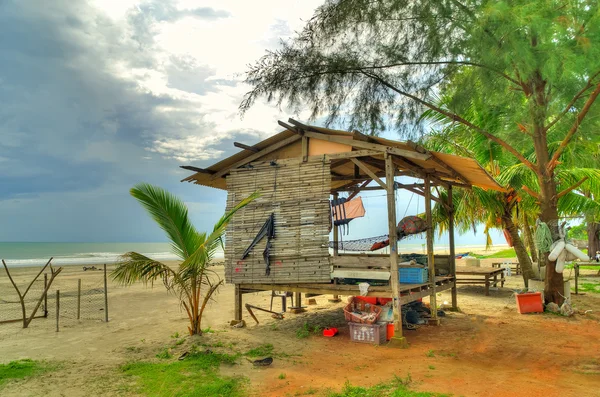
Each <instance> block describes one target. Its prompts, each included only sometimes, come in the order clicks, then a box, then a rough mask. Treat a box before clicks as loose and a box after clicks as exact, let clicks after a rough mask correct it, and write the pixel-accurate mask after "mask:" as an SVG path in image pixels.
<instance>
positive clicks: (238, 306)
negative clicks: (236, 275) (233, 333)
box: [233, 284, 242, 321]
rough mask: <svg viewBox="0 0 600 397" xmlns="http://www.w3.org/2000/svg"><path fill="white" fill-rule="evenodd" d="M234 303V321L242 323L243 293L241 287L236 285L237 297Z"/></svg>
mask: <svg viewBox="0 0 600 397" xmlns="http://www.w3.org/2000/svg"><path fill="white" fill-rule="evenodd" d="M233 301H234V309H233V310H234V313H233V319H234V320H236V321H240V320H241V319H242V291H241V290H240V285H239V284H236V285H235V296H234V298H233Z"/></svg>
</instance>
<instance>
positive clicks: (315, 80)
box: [240, 0, 600, 303]
mask: <svg viewBox="0 0 600 397" xmlns="http://www.w3.org/2000/svg"><path fill="white" fill-rule="evenodd" d="M599 16H600V15H599V11H598V1H591V0H561V1H558V0H539V1H525V0H520V1H519V0H506V1H498V0H435V1H433V0H431V1H426V0H327V1H326V2H325V4H324V5H322V6H321V7H319V8H318V9H317V10H316V12H315V15H314V16H313V17H312V18H311V19H310V20H309V21H308V22H307V24H306V26H305V27H304V28H303V29H302V30H301V31H300V32H298V33H297V35H296V36H295V37H294V38H292V39H290V40H289V41H286V42H284V43H282V46H281V48H280V49H279V50H277V51H274V52H270V53H268V54H267V55H266V56H264V57H263V58H262V59H260V60H259V61H257V63H256V64H254V65H251V66H250V68H249V70H248V74H247V79H246V82H247V83H249V84H250V85H251V86H252V89H251V91H250V92H249V93H248V94H247V95H246V97H245V99H244V101H243V102H242V104H241V105H240V106H241V111H242V112H243V111H245V110H246V109H248V108H249V107H250V106H252V104H253V103H254V102H255V101H256V99H257V98H259V97H262V96H266V97H267V99H268V100H270V101H273V102H275V103H277V104H286V105H290V106H292V108H293V109H294V108H295V109H298V108H300V107H301V106H305V105H307V106H308V107H309V109H310V110H311V113H312V116H313V117H315V118H316V117H320V116H322V115H326V116H327V122H329V123H331V122H337V123H340V124H343V125H345V126H346V127H348V128H356V129H362V130H363V132H369V133H373V134H376V133H378V132H379V131H382V130H383V129H385V128H389V127H395V128H396V129H397V130H398V131H399V132H400V133H402V134H403V135H404V136H407V135H415V134H416V133H417V132H418V130H419V126H420V128H423V127H425V126H423V124H422V123H419V116H420V115H421V114H422V113H423V111H424V110H425V109H430V110H432V111H434V112H437V113H439V114H441V115H443V116H445V117H447V118H449V119H450V120H452V121H453V122H455V123H459V124H462V125H464V126H465V127H468V129H469V131H470V133H471V134H477V135H480V136H482V137H484V138H486V139H488V140H489V141H491V142H494V143H496V144H498V145H499V146H500V147H502V149H503V150H504V151H506V152H508V153H510V154H511V155H512V156H513V157H514V158H515V159H516V160H517V161H518V162H519V164H520V166H523V167H527V168H528V169H529V170H531V172H532V173H533V174H534V175H535V178H536V180H537V186H526V190H527V191H528V193H529V194H530V195H531V196H532V197H534V198H535V200H536V201H537V202H539V208H540V210H539V219H540V220H541V221H542V222H545V223H546V224H547V225H548V226H549V227H550V230H551V232H552V236H553V238H554V240H556V239H558V238H559V232H558V228H559V221H558V218H559V216H558V199H559V197H561V196H563V195H564V194H566V192H568V191H570V190H571V189H572V188H573V186H567V187H564V186H563V185H564V183H563V182H562V181H561V180H559V175H558V174H557V172H556V167H557V166H558V165H559V164H560V162H561V160H562V156H563V154H564V153H565V151H568V150H570V147H571V145H572V144H573V142H574V141H575V140H591V142H592V143H595V144H597V142H598V135H597V133H593V134H591V135H590V136H587V135H582V134H581V132H580V129H581V127H583V126H585V125H586V123H587V122H588V120H589V119H593V118H594V117H590V114H592V113H595V114H597V113H598V109H597V106H593V105H594V103H595V101H596V98H597V97H598V95H599V94H600V46H598V43H600V23H599V22H600V21H599ZM449 81H452V82H453V84H454V86H453V87H452V91H453V92H452V96H451V98H452V101H450V103H448V105H447V106H446V107H443V108H441V107H438V106H436V105H435V93H436V92H439V91H440V90H443V89H444V88H445V84H446V83H447V82H449ZM478 102H479V103H478ZM473 104H476V105H477V106H478V108H487V109H488V113H489V115H491V116H493V117H486V118H485V119H483V120H481V123H480V124H478V123H474V122H471V121H469V120H468V119H466V118H465V117H463V115H464V114H466V113H467V112H468V110H469V107H470V106H472V105H473ZM488 123H499V124H501V125H502V127H503V128H500V129H495V130H496V131H501V132H500V133H497V134H496V133H493V132H490V130H492V131H493V130H494V129H492V128H490V125H489V124H488ZM530 149H532V155H531V156H526V155H525V154H524V153H525V152H526V151H527V150H530ZM596 150H597V149H596ZM561 183H563V184H561ZM536 187H537V188H538V189H539V190H535V189H536ZM543 260H545V261H546V264H547V267H546V271H547V274H546V286H545V297H546V299H547V300H548V301H554V302H557V303H561V302H562V299H563V298H562V295H564V291H563V277H562V273H557V272H555V263H553V262H550V261H548V260H547V253H545V255H544V258H543Z"/></svg>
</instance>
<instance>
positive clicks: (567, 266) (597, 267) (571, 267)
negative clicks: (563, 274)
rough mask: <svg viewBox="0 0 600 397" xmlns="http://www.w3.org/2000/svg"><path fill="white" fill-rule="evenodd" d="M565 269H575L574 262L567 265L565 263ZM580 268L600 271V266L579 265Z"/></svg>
mask: <svg viewBox="0 0 600 397" xmlns="http://www.w3.org/2000/svg"><path fill="white" fill-rule="evenodd" d="M599 265H600V263H599ZM565 269H573V264H572V263H569V264H567V265H565ZM579 269H581V270H596V271H600V267H599V266H579Z"/></svg>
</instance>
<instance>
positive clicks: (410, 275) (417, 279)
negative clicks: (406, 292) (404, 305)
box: [398, 267, 429, 284]
mask: <svg viewBox="0 0 600 397" xmlns="http://www.w3.org/2000/svg"><path fill="white" fill-rule="evenodd" d="M398 273H399V277H400V282H401V283H404V284H424V283H426V282H427V281H428V280H429V273H428V271H427V268H422V267H401V268H399V269H398Z"/></svg>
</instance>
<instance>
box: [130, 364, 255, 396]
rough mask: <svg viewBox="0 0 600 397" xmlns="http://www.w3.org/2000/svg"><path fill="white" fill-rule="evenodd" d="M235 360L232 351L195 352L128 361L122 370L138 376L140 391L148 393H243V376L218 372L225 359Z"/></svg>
mask: <svg viewBox="0 0 600 397" xmlns="http://www.w3.org/2000/svg"><path fill="white" fill-rule="evenodd" d="M236 360H237V356H234V355H229V354H216V353H213V354H203V353H196V354H191V355H189V356H188V357H186V359H185V360H183V361H170V362H134V363H130V364H125V365H123V366H122V367H121V371H123V373H124V374H125V375H126V376H129V377H131V378H133V379H134V380H135V384H136V388H137V390H136V391H137V392H139V393H142V394H145V395H147V396H153V397H154V396H156V397H161V396H169V397H183V396H189V397H204V396H215V397H217V396H223V397H225V396H227V397H229V396H231V397H238V396H239V397H241V396H243V395H244V394H245V392H244V380H243V379H242V378H230V377H223V376H220V375H219V373H218V370H219V367H220V365H221V364H222V363H226V364H233V363H235V362H236Z"/></svg>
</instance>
